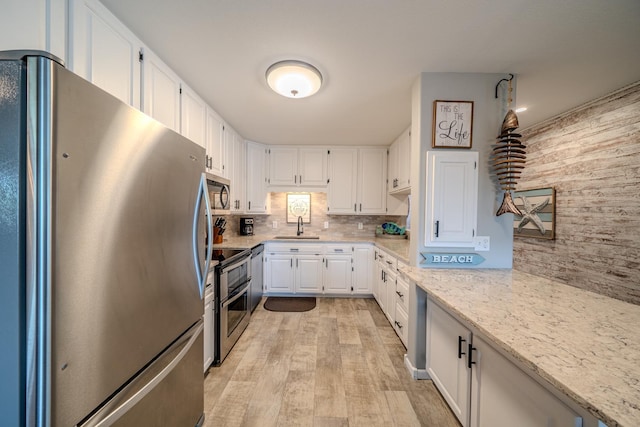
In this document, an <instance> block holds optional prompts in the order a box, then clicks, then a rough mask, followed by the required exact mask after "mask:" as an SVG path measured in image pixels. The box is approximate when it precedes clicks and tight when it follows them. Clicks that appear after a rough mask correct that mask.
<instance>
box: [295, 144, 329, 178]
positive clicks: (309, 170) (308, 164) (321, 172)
mask: <svg viewBox="0 0 640 427" xmlns="http://www.w3.org/2000/svg"><path fill="white" fill-rule="evenodd" d="M327 161H328V150H327V149H326V148H300V149H299V150H298V175H299V179H298V182H299V183H300V185H303V186H305V187H326V186H327Z"/></svg>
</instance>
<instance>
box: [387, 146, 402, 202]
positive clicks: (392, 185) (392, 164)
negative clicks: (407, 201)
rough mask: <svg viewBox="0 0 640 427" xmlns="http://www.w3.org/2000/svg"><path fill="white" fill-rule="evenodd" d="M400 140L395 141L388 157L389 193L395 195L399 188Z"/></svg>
mask: <svg viewBox="0 0 640 427" xmlns="http://www.w3.org/2000/svg"><path fill="white" fill-rule="evenodd" d="M398 149H399V144H398V140H396V141H394V142H393V144H391V147H389V155H388V157H387V178H388V181H389V182H388V183H387V191H389V193H393V192H394V191H395V190H396V188H397V187H398Z"/></svg>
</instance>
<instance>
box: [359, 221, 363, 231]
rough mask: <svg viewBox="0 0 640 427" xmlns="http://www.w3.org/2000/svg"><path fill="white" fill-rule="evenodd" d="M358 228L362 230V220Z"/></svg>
mask: <svg viewBox="0 0 640 427" xmlns="http://www.w3.org/2000/svg"><path fill="white" fill-rule="evenodd" d="M358 230H362V223H361V222H359V223H358Z"/></svg>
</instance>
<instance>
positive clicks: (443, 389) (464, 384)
mask: <svg viewBox="0 0 640 427" xmlns="http://www.w3.org/2000/svg"><path fill="white" fill-rule="evenodd" d="M470 340H471V333H470V332H469V330H467V328H465V327H464V326H463V325H462V324H461V323H460V322H458V321H457V320H456V319H454V318H453V317H452V316H451V315H449V314H448V313H447V312H446V311H444V310H443V309H441V308H440V307H439V306H438V305H437V304H435V303H434V302H433V301H431V300H430V299H427V372H428V373H429V375H430V376H431V379H432V380H433V382H434V384H435V385H436V387H438V390H439V391H440V393H441V394H442V396H443V397H444V399H445V400H446V401H447V403H448V404H449V407H450V408H451V410H452V411H453V413H454V414H455V415H456V417H458V420H459V421H460V423H461V424H462V426H463V427H467V426H468V425H469V399H470V386H471V384H470V381H471V378H470V370H469V369H468V368H467V353H468V345H469V343H470ZM494 425H509V424H502V423H498V424H494ZM513 425H519V424H518V423H516V424H513Z"/></svg>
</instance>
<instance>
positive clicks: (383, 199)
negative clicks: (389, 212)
mask: <svg viewBox="0 0 640 427" xmlns="http://www.w3.org/2000/svg"><path fill="white" fill-rule="evenodd" d="M386 195H387V149H386V148H332V149H331V150H330V151H329V187H328V190H327V208H328V213H329V214H351V215H372V214H384V213H386V209H387V196H386Z"/></svg>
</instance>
